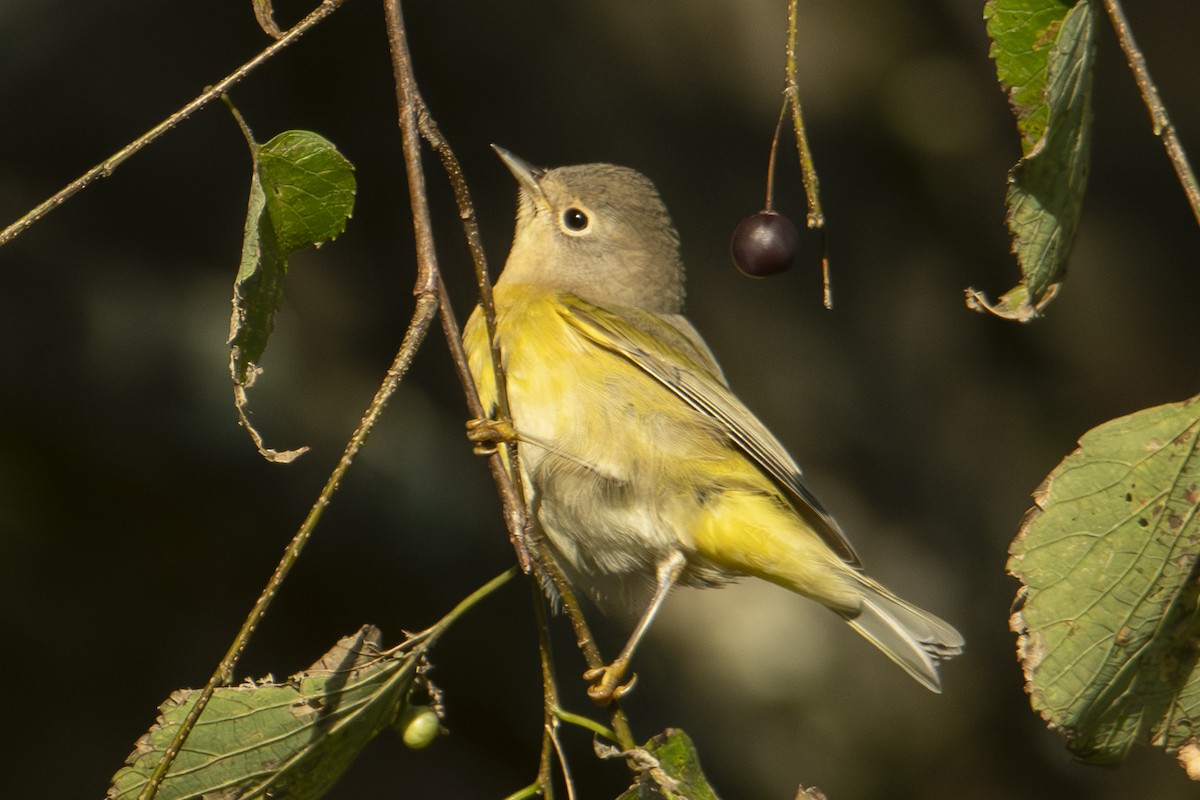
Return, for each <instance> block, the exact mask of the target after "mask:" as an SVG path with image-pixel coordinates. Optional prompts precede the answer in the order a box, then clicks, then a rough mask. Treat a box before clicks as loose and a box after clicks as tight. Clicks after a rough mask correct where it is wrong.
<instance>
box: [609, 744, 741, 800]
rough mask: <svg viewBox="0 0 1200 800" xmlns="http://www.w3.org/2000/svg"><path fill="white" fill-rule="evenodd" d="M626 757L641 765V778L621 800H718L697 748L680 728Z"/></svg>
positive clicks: (639, 766) (639, 775)
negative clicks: (705, 774) (705, 775)
mask: <svg viewBox="0 0 1200 800" xmlns="http://www.w3.org/2000/svg"><path fill="white" fill-rule="evenodd" d="M626 755H628V756H630V757H631V758H632V760H633V762H634V763H635V764H636V765H637V768H638V777H637V779H636V780H635V781H634V783H633V785H632V786H630V787H629V788H628V789H627V790H625V792H623V793H622V794H621V796H620V797H619V798H617V800H658V799H659V798H661V800H676V799H677V798H679V799H682V798H687V800H717V793H716V792H715V791H713V788H712V786H710V785H709V783H708V779H707V778H705V777H704V771H703V770H702V769H700V756H699V755H697V753H696V746H695V745H693V744H692V739H691V737H690V736H688V735H687V734H686V733H684V732H683V731H681V730H679V729H678V728H668V729H667V730H665V731H663V732H662V733H660V734H659V735H658V736H655V737H654V738H653V739H651V740H650V741H648V742H646V744H645V745H644V746H643V747H641V748H639V749H638V750H635V751H631V752H630V753H628V754H626Z"/></svg>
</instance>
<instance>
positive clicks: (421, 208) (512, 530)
mask: <svg viewBox="0 0 1200 800" xmlns="http://www.w3.org/2000/svg"><path fill="white" fill-rule="evenodd" d="M384 14H385V16H386V18H387V27H388V41H389V45H390V49H391V54H392V70H393V76H394V80H395V83H396V101H397V103H398V104H399V106H400V127H401V131H402V134H403V140H404V161H405V169H406V170H407V172H408V175H409V196H410V199H411V202H412V208H413V226H414V228H415V230H416V234H417V255H418V259H425V261H424V262H419V263H418V272H419V277H418V281H417V284H418V292H423V291H424V289H423V288H421V287H424V286H426V285H428V286H431V287H432V288H433V290H434V291H435V292H436V294H437V297H438V298H439V306H440V309H441V316H442V327H443V330H444V331H445V333H446V340H447V343H448V345H449V348H450V353H451V357H452V359H453V361H454V364H455V367H456V369H457V371H458V375H459V380H460V381H461V383H462V385H463V389H464V393H465V395H466V398H467V404H468V407H469V409H470V411H471V413H472V414H473V415H475V416H476V417H479V418H482V417H484V416H486V412H485V410H484V409H483V407H482V405H481V404H480V402H479V395H478V392H477V391H476V389H475V382H474V379H473V378H472V376H471V372H470V369H469V367H468V365H467V360H466V356H465V354H464V352H463V347H462V337H461V333H460V331H459V328H458V323H457V321H456V320H455V318H454V312H453V309H452V308H451V305H450V302H449V297H448V295H447V293H446V287H445V285H444V284H443V282H442V277H441V273H440V271H439V270H438V268H437V261H436V254H435V252H434V249H433V233H432V226H431V224H430V220H429V203H428V200H427V198H426V197H425V194H424V187H425V181H424V173H423V172H422V171H421V153H420V146H419V145H420V143H419V141H418V135H419V134H420V133H424V135H425V136H426V138H427V139H429V140H430V142H431V144H432V145H433V147H434V148H435V149H436V150H437V152H438V154H439V156H441V158H442V163H443V165H444V166H445V168H446V171H447V174H448V176H449V178H450V183H451V185H452V186H453V187H454V191H455V198H456V200H457V202H458V206H459V216H460V217H461V218H462V220H463V225H464V228H465V230H466V235H467V241H468V244H469V245H470V247H471V252H472V256H473V257H474V259H475V263H476V270H477V277H478V279H479V284H480V289H481V302H483V303H484V304H485V308H487V307H488V306H490V305H491V292H490V289H491V284H490V282H489V280H488V277H487V267H486V263H485V262H484V260H483V248H482V246H481V245H480V244H479V234H478V229H477V227H476V225H475V213H474V207H473V205H472V204H471V201H470V193H469V192H468V191H467V186H466V182H465V180H464V179H463V177H462V169H461V167H460V166H459V164H458V160H457V159H456V158H455V157H454V154H453V152H452V151H451V149H450V146H449V144H448V143H447V142H446V140H445V139H444V137H442V136H441V133H440V131H438V129H437V126H436V124H435V123H434V122H433V119H432V117H431V116H430V114H429V110H428V108H427V107H426V105H425V102H424V100H423V99H422V98H421V95H420V90H419V88H418V87H417V82H416V78H415V76H414V75H413V69H412V55H411V52H410V51H409V48H408V39H407V35H406V32H405V27H404V17H403V15H402V13H401V11H400V2H399V0H384ZM418 187H419V191H418ZM492 314H493V318H494V311H493V312H492ZM493 331H494V327H493V328H491V329H490V330H489V334H491V333H492V332H493ZM490 338H493V339H494V336H491V337H490ZM492 361H493V364H494V365H496V366H498V365H499V364H500V359H499V358H498V357H496V356H495V355H494V356H493V359H492ZM503 385H504V380H503V375H499V376H498V380H497V386H498V387H501V386H503ZM510 463H511V464H513V465H514V467H515V465H516V461H515V460H513V461H510ZM489 466H490V467H491V470H492V476H493V478H495V481H496V485H497V487H498V490H499V492H500V495H501V500H502V502H503V504H504V515H505V522H506V524H507V525H508V530H509V537H510V538H511V539H512V540H513V542H514V546H516V547H517V554H518V559H519V560H520V559H522V558H525V556H523V555H522V550H523V548H524V547H526V546H527V547H528V558H529V561H531V562H532V566H533V571H534V575H535V577H536V578H538V579H539V580H543V579H545V580H548V581H549V582H550V583H552V584H553V585H554V587H555V588H556V589H557V590H558V593H559V596H560V597H562V599H563V604H564V606H565V608H566V610H567V614H568V616H569V617H570V619H571V624H572V625H573V626H574V628H575V634H576V639H577V641H578V644H579V647H580V650H581V651H582V652H583V654H584V658H585V660H586V661H587V664H588V666H589V667H593V668H594V667H599V666H602V665H603V664H604V662H603V661H602V660H601V657H600V653H599V650H598V649H597V648H596V645H595V640H594V638H593V636H592V634H591V631H590V630H589V628H588V625H587V621H586V620H585V619H584V617H583V612H582V610H581V608H580V606H579V603H578V601H577V600H576V599H575V596H574V594H573V593H572V592H571V588H570V586H569V585H568V583H567V581H566V577H565V576H564V575H563V573H562V570H561V569H559V567H558V565H557V564H556V563H555V562H554V558H553V557H552V556H551V555H550V554H549V553H548V552H547V551H546V550H545V548H544V547H543V546H542V543H541V542H540V541H539V540H537V539H533V540H531V541H526V539H525V531H526V529H527V528H528V518H527V514H526V510H525V502H524V498H523V497H522V495H521V494H520V492H521V484H520V482H519V481H515V480H513V475H514V474H516V470H515V469H514V470H512V471H511V472H510V470H509V469H508V468H507V467H506V466H505V464H504V461H503V459H502V458H501V456H500V455H499V453H496V454H493V455H492V456H491V457H490V458H489ZM525 565H526V564H525V563H523V564H522V566H523V567H524V566H525ZM612 722H613V730H614V731H615V732H616V734H617V736H618V740H619V742H620V744H621V746H622V747H623V748H626V749H629V748H632V747H634V746H635V745H634V739H633V734H632V732H631V730H630V728H629V722H628V720H627V719H626V718H625V715H624V713H623V712H622V711H621V710H620V709H619V708H618V707H616V706H615V704H614V707H613V712H612Z"/></svg>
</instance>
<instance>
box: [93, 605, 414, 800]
mask: <svg viewBox="0 0 1200 800" xmlns="http://www.w3.org/2000/svg"><path fill="white" fill-rule="evenodd" d="M379 641H380V634H379V630H378V629H377V628H375V627H373V626H370V625H368V626H365V627H363V628H362V629H361V630H360V631H359V632H358V633H357V634H355V635H353V636H348V637H346V638H344V639H342V640H341V641H339V642H338V643H337V644H336V645H335V646H334V647H333V649H332V650H330V651H329V652H328V653H327V654H326V655H325V656H324V657H322V658H321V660H320V661H318V662H317V663H316V664H313V665H312V666H311V667H309V668H308V669H307V670H305V671H304V672H302V673H300V674H298V675H294V676H292V677H291V678H289V679H288V680H287V681H285V682H283V683H276V682H274V681H272V680H270V679H268V680H264V681H258V682H248V683H245V684H243V685H241V686H227V687H223V688H219V689H217V691H216V694H214V695H213V697H212V700H210V701H209V703H208V705H207V706H205V708H204V711H203V713H201V715H200V719H199V721H198V722H197V724H196V727H195V728H194V729H193V730H192V733H191V735H190V736H189V737H188V738H187V740H186V741H185V742H184V745H183V749H182V750H181V751H180V753H179V755H178V757H177V758H176V759H175V761H174V763H173V764H172V765H171V769H170V771H169V772H168V773H167V776H166V780H164V781H163V784H162V787H161V788H160V789H159V792H158V795H157V797H158V799H159V800H185V798H205V799H206V800H234V798H237V799H238V800H249V798H254V797H258V798H266V797H271V798H288V800H312V798H317V797H320V796H321V795H322V794H324V793H325V791H326V790H327V789H328V788H329V787H330V786H332V785H333V783H334V782H335V781H336V780H337V779H338V778H339V777H340V776H341V774H342V773H343V772H344V771H345V770H346V768H347V767H348V766H349V765H350V763H351V762H352V761H353V760H354V758H355V757H356V756H357V755H358V753H359V751H361V750H362V748H363V747H365V746H366V745H367V743H368V742H370V741H371V739H373V738H374V737H375V735H376V734H377V733H379V732H380V731H381V730H383V729H384V728H386V727H387V726H389V725H391V724H392V723H393V722H394V721H395V720H396V718H397V715H398V714H400V713H401V711H402V710H403V709H404V708H405V707H406V705H407V696H408V690H409V688H410V687H411V686H412V683H413V679H414V677H415V675H416V672H417V668H418V666H419V665H420V663H421V659H422V654H423V652H424V651H423V649H422V648H421V647H416V648H412V649H407V650H402V651H398V652H390V653H382V652H380V650H379ZM198 694H199V692H197V691H196V690H190V689H184V690H180V691H177V692H175V693H174V694H172V695H171V696H170V697H169V698H167V700H166V702H164V703H163V704H162V705H161V706H159V711H160V714H161V715H160V717H159V719H158V721H157V722H156V723H155V725H154V727H152V728H151V729H150V731H149V732H148V733H146V734H145V735H144V736H143V737H142V738H141V739H139V740H138V743H137V746H136V749H135V750H134V751H133V754H132V755H130V756H129V759H128V761H127V763H126V766H124V767H122V768H121V770H120V771H118V772H117V774H116V775H115V776H113V784H112V787H111V788H110V789H109V792H108V798H109V800H133V798H135V797H137V796H138V794H139V793H140V792H141V790H142V788H143V787H144V786H145V785H146V781H147V779H148V778H149V776H150V773H151V772H153V770H154V768H155V766H156V765H157V764H158V762H159V759H161V758H162V754H163V751H164V750H165V749H166V747H167V745H168V744H169V743H170V742H171V739H172V738H173V737H174V735H175V732H176V731H177V730H178V729H179V724H180V722H181V721H182V720H183V718H184V717H185V716H186V715H187V713H188V711H189V710H190V709H191V708H192V705H193V704H194V703H195V699H196V697H197V695H198Z"/></svg>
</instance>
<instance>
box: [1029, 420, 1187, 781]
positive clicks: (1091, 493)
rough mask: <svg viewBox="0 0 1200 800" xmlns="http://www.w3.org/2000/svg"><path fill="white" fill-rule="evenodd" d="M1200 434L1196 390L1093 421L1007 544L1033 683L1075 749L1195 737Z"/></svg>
mask: <svg viewBox="0 0 1200 800" xmlns="http://www.w3.org/2000/svg"><path fill="white" fill-rule="evenodd" d="M1198 442H1200V396H1197V397H1194V398H1192V399H1190V400H1187V401H1185V402H1182V403H1174V404H1171V405H1164V406H1159V407H1157V408H1150V409H1146V410H1143V411H1139V412H1137V413H1134V414H1131V415H1129V416H1127V417H1122V418H1120V419H1115V420H1112V421H1110V422H1106V423H1105V424H1103V425H1101V426H1099V427H1098V428H1095V429H1094V430H1091V431H1089V432H1088V433H1087V434H1085V435H1084V436H1083V438H1081V439H1080V440H1079V449H1078V450H1076V451H1075V452H1074V453H1072V454H1071V455H1069V456H1067V458H1066V459H1064V460H1063V462H1062V463H1061V464H1059V466H1058V467H1057V468H1056V469H1055V470H1054V471H1053V472H1052V473H1050V475H1049V477H1047V478H1046V480H1045V482H1044V483H1043V484H1042V486H1041V487H1040V488H1039V489H1038V491H1037V492H1036V494H1035V497H1034V499H1035V501H1036V503H1037V505H1036V506H1035V507H1034V508H1033V509H1032V510H1031V511H1030V513H1029V514H1028V515H1027V517H1026V520H1025V522H1024V524H1023V525H1022V529H1021V532H1020V533H1019V534H1018V536H1017V538H1016V540H1015V541H1014V542H1013V544H1012V547H1011V549H1010V556H1011V557H1010V559H1009V562H1008V570H1009V572H1010V573H1011V574H1012V575H1013V576H1014V577H1016V578H1018V579H1019V580H1020V581H1021V583H1022V584H1023V586H1022V588H1021V590H1020V592H1019V593H1018V596H1017V603H1016V606H1015V609H1016V610H1015V612H1014V614H1013V617H1012V628H1013V630H1014V631H1015V632H1016V633H1018V634H1019V640H1018V653H1019V657H1020V660H1021V663H1022V666H1023V668H1024V671H1025V678H1026V691H1028V693H1029V695H1030V698H1031V701H1032V704H1033V707H1034V709H1035V710H1036V711H1037V712H1038V713H1039V714H1041V715H1042V717H1044V718H1045V719H1046V721H1047V722H1048V723H1049V725H1050V726H1051V727H1053V728H1058V729H1061V730H1062V731H1063V732H1065V733H1066V735H1067V736H1068V741H1069V747H1070V749H1071V750H1072V751H1073V752H1074V753H1076V754H1077V755H1078V756H1079V757H1080V758H1083V759H1086V760H1089V761H1096V762H1116V761H1120V760H1121V759H1123V758H1124V757H1125V755H1126V754H1127V753H1128V751H1129V749H1130V747H1132V746H1133V744H1134V743H1136V742H1139V741H1141V742H1148V743H1150V744H1154V745H1158V746H1161V747H1165V748H1168V749H1170V750H1176V749H1181V748H1190V749H1191V750H1194V749H1195V748H1196V744H1197V740H1198V739H1200V737H1198V736H1197V727H1198V726H1200V662H1198V658H1200V646H1198V644H1200V603H1198V601H1200V584H1198V583H1197V577H1198V576H1197V561H1198V556H1200V514H1198V509H1200V451H1198ZM1191 750H1185V752H1190V751H1191Z"/></svg>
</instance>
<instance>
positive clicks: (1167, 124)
mask: <svg viewBox="0 0 1200 800" xmlns="http://www.w3.org/2000/svg"><path fill="white" fill-rule="evenodd" d="M1104 8H1105V10H1107V11H1108V17H1109V19H1110V20H1111V21H1112V25H1113V29H1114V30H1115V31H1116V33H1117V41H1118V42H1120V44H1121V49H1122V50H1123V51H1124V52H1125V59H1126V60H1127V61H1128V62H1129V68H1130V69H1131V70H1132V71H1133V79H1134V80H1135V81H1137V85H1138V90H1139V91H1140V92H1141V93H1142V101H1143V102H1145V104H1146V109H1147V110H1148V111H1149V112H1150V120H1151V122H1152V123H1153V125H1154V135H1155V136H1158V137H1159V138H1161V139H1162V140H1163V147H1164V148H1165V149H1166V151H1167V158H1168V159H1169V160H1170V162H1171V166H1172V167H1174V168H1175V175H1176V176H1177V177H1178V178H1179V183H1180V184H1182V186H1183V193H1184V194H1185V195H1187V199H1188V203H1189V204H1190V205H1191V207H1192V214H1193V215H1195V217H1196V222H1197V223H1200V185H1198V184H1197V183H1196V173H1194V172H1193V171H1192V165H1191V164H1190V163H1188V157H1187V153H1186V152H1185V151H1184V149H1183V145H1182V144H1181V143H1180V141H1179V135H1178V134H1177V133H1176V132H1175V125H1174V124H1173V123H1172V122H1171V118H1170V117H1168V116H1167V107H1166V106H1165V105H1164V104H1163V101H1162V98H1161V97H1160V96H1159V94H1158V87H1157V86H1156V85H1155V84H1154V81H1153V80H1152V79H1151V78H1150V70H1149V69H1148V68H1147V67H1146V57H1145V56H1144V55H1142V51H1141V48H1139V47H1138V44H1137V42H1136V41H1135V40H1134V38H1133V30H1132V29H1131V28H1130V27H1129V20H1128V19H1126V17H1125V11H1124V10H1123V9H1122V8H1121V4H1120V2H1119V1H1118V0H1104Z"/></svg>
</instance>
